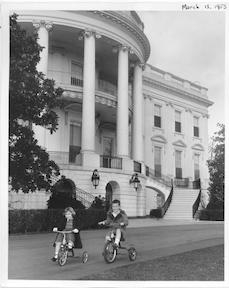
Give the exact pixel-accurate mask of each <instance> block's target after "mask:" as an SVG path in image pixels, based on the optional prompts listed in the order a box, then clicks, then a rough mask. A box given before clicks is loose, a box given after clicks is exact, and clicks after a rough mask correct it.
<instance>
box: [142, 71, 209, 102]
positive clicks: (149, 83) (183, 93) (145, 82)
mask: <svg viewBox="0 0 229 288" xmlns="http://www.w3.org/2000/svg"><path fill="white" fill-rule="evenodd" d="M143 85H146V86H149V87H153V88H157V89H160V90H163V91H166V92H168V93H173V94H176V95H178V96H182V97H186V98H189V99H190V98H191V99H193V100H196V101H198V102H200V103H202V104H204V105H206V106H207V107H209V106H211V105H212V104H213V102H212V101H210V100H208V99H204V98H202V97H198V96H196V95H194V94H192V93H189V92H187V91H184V90H182V89H178V88H176V87H173V86H171V85H169V84H165V83H162V82H159V81H157V80H154V79H151V78H148V77H146V76H144V77H143Z"/></svg>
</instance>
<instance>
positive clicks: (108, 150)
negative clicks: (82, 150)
mask: <svg viewBox="0 0 229 288" xmlns="http://www.w3.org/2000/svg"><path fill="white" fill-rule="evenodd" d="M112 147H113V139H112V138H111V137H103V155H105V156H112V154H113V149H112Z"/></svg>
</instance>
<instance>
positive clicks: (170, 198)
mask: <svg viewBox="0 0 229 288" xmlns="http://www.w3.org/2000/svg"><path fill="white" fill-rule="evenodd" d="M171 184H172V187H171V190H170V193H169V196H168V198H167V199H166V201H165V203H164V204H163V205H162V207H161V217H163V216H164V215H165V213H166V211H167V210H168V208H169V206H170V203H171V202H172V198H173V183H171Z"/></svg>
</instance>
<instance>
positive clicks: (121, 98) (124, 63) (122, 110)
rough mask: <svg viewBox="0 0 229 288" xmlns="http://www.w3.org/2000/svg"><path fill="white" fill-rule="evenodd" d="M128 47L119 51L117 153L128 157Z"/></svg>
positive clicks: (123, 47)
mask: <svg viewBox="0 0 229 288" xmlns="http://www.w3.org/2000/svg"><path fill="white" fill-rule="evenodd" d="M128 50H129V49H128V47H126V46H121V47H120V48H119V52H118V104H117V155H118V156H120V157H124V158H125V157H126V158H127V157H128V156H129V149H128V117H129V110H128Z"/></svg>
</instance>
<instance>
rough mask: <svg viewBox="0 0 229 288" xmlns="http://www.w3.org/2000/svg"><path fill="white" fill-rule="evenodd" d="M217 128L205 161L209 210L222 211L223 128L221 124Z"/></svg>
mask: <svg viewBox="0 0 229 288" xmlns="http://www.w3.org/2000/svg"><path fill="white" fill-rule="evenodd" d="M217 126H218V127H219V131H217V132H215V133H214V136H213V137H212V145H211V151H210V152H211V157H210V159H209V160H208V161H207V163H208V169H209V174H210V186H209V192H210V202H209V204H208V208H209V209H214V208H215V209H219V208H221V209H223V206H224V155H225V126H224V125H223V124H218V125H217Z"/></svg>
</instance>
